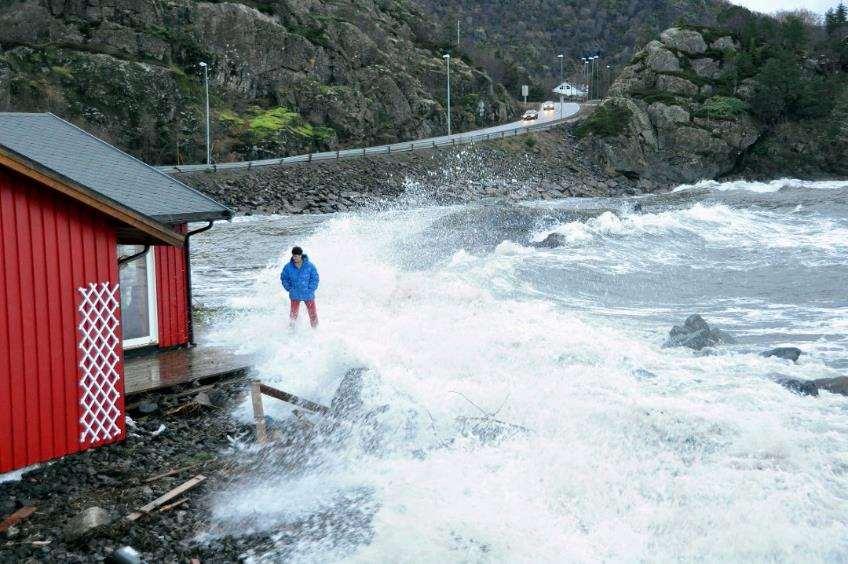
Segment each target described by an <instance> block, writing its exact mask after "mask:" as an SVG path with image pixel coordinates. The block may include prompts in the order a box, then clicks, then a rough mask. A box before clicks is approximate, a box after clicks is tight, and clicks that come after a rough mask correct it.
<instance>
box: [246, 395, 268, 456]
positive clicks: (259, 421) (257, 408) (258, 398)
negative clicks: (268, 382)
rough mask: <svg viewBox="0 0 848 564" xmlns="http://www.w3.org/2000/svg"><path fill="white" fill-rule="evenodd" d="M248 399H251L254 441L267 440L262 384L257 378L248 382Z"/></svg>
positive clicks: (262, 441) (261, 441) (264, 441)
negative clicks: (254, 428) (254, 427)
mask: <svg viewBox="0 0 848 564" xmlns="http://www.w3.org/2000/svg"><path fill="white" fill-rule="evenodd" d="M250 399H251V400H252V401H253V420H254V421H255V422H256V441H257V442H259V443H266V442H268V432H267V430H266V429H265V411H264V410H263V409H262V384H261V383H260V382H259V380H254V381H252V382H251V383H250Z"/></svg>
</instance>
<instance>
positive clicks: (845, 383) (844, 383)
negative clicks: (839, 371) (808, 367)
mask: <svg viewBox="0 0 848 564" xmlns="http://www.w3.org/2000/svg"><path fill="white" fill-rule="evenodd" d="M813 383H814V384H815V385H816V387H817V388H819V389H820V390H826V391H828V392H830V393H832V394H840V395H843V396H848V376H839V377H837V378H822V379H819V380H813Z"/></svg>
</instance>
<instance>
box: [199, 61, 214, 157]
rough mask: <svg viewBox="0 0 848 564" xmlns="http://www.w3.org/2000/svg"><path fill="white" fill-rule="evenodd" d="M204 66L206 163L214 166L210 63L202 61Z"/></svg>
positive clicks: (201, 64)
mask: <svg viewBox="0 0 848 564" xmlns="http://www.w3.org/2000/svg"><path fill="white" fill-rule="evenodd" d="M200 66H201V67H203V82H204V84H205V88H206V164H207V166H212V141H211V138H212V133H211V131H210V128H209V65H207V64H206V63H200Z"/></svg>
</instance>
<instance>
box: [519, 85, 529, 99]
mask: <svg viewBox="0 0 848 564" xmlns="http://www.w3.org/2000/svg"><path fill="white" fill-rule="evenodd" d="M528 94H530V87H529V86H527V85H526V84H522V85H521V95H522V96H524V97H525V98H526V97H527V95H528Z"/></svg>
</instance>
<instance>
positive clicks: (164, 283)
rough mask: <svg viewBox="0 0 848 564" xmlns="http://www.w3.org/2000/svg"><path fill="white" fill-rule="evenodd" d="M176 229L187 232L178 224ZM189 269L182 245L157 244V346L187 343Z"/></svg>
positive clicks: (184, 227)
mask: <svg viewBox="0 0 848 564" xmlns="http://www.w3.org/2000/svg"><path fill="white" fill-rule="evenodd" d="M176 231H178V232H180V233H185V232H186V226H185V225H180V226H179V227H178V228H177V229H176ZM187 284H188V272H187V271H186V260H185V254H184V249H182V248H178V247H165V246H157V247H156V307H157V317H158V319H159V347H160V348H167V347H173V346H176V345H185V344H186V343H188V316H189V314H190V313H189V312H190V308H191V304H189V303H188V292H187Z"/></svg>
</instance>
